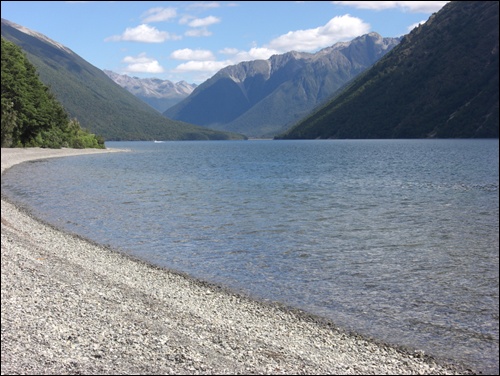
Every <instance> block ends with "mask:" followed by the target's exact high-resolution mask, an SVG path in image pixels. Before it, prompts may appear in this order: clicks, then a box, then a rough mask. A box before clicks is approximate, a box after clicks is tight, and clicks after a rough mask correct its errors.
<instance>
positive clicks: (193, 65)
mask: <svg viewBox="0 0 500 376" xmlns="http://www.w3.org/2000/svg"><path fill="white" fill-rule="evenodd" d="M231 64H232V62H231V61H188V62H186V63H182V64H179V65H178V66H177V67H176V68H175V69H174V70H173V72H176V73H185V72H207V73H210V74H211V75H213V74H215V73H217V72H218V71H220V70H221V69H222V68H224V67H227V66H228V65H231Z"/></svg>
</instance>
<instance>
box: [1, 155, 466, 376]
mask: <svg viewBox="0 0 500 376" xmlns="http://www.w3.org/2000/svg"><path fill="white" fill-rule="evenodd" d="M115 151H120V150H118V149H92V150H89V149H56V150H54V149H40V148H33V149H2V150H1V152H2V158H1V171H2V173H3V172H4V171H5V170H6V169H7V168H9V167H12V166H13V165H15V164H18V163H22V162H25V161H29V160H35V159H45V158H53V157H63V156H71V155H85V154H96V153H107V152H108V153H109V152H115ZM1 210H2V215H1V223H2V225H1V226H2V246H1V252H2V257H1V270H2V292H1V298H2V322H1V326H2V349H1V352H2V374H12V373H21V374H34V373H35V374H42V373H43V374H47V373H53V374H68V373H83V374H126V373H138V374H152V373H162V374H173V373H174V374H250V373H263V374H283V373H286V374H403V373H411V374H470V373H472V371H470V370H467V369H466V368H464V367H461V366H458V365H446V364H442V363H437V362H436V360H435V359H433V358H432V357H428V356H426V355H423V354H422V353H420V352H413V351H411V350H405V349H402V348H400V349H398V348H395V347H392V346H388V345H385V344H383V343H379V342H376V341H372V340H368V339H366V338H363V337H361V336H358V335H356V334H349V333H347V332H345V331H342V330H340V329H337V328H335V326H334V325H332V324H331V323H329V322H328V321H326V320H324V321H322V320H321V319H319V318H315V317H314V316H313V315H308V314H306V313H303V312H302V311H298V310H297V311H296V310H293V309H288V308H286V307H282V306H280V305H278V304H266V303H262V302H259V301H254V300H252V299H249V298H247V297H244V296H241V295H239V294H235V293H232V292H230V291H226V290H225V289H223V288H219V287H217V286H213V285H211V284H209V283H203V282H200V281H197V280H195V279H193V278H190V277H188V276H185V275H181V274H180V273H174V272H170V271H168V270H165V269H162V268H159V267H155V266H153V265H150V264H147V263H145V262H140V261H137V260H133V259H132V258H131V257H128V256H125V255H123V254H120V253H119V252H114V251H112V250H110V249H108V248H106V247H104V246H101V245H98V244H95V243H93V242H91V241H87V240H85V239H83V238H81V237H79V236H75V235H71V234H68V233H65V232H63V231H61V230H59V229H56V228H54V227H53V226H50V225H47V224H44V223H43V222H42V221H40V220H38V219H36V218H33V216H32V215H31V214H30V213H27V212H25V211H24V210H22V209H20V208H17V207H16V206H15V205H13V204H12V203H10V202H9V201H8V200H5V199H4V197H2V209H1Z"/></svg>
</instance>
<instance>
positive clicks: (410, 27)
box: [408, 20, 426, 32]
mask: <svg viewBox="0 0 500 376" xmlns="http://www.w3.org/2000/svg"><path fill="white" fill-rule="evenodd" d="M425 22H426V21H425V20H424V21H420V22H417V23H414V24H413V25H410V26H408V32H410V31H412V30H413V29H415V28H416V27H417V26H419V25H423V24H424V23H425Z"/></svg>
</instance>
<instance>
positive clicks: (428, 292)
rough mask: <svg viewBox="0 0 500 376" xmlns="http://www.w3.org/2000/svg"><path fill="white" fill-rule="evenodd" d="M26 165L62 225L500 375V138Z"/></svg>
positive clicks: (156, 151)
mask: <svg viewBox="0 0 500 376" xmlns="http://www.w3.org/2000/svg"><path fill="white" fill-rule="evenodd" d="M106 145H107V146H108V147H111V148H126V149H130V150H131V152H128V153H113V154H105V155H104V154H103V155H87V156H79V157H71V158H57V159H51V160H45V161H38V162H30V163H25V164H22V165H18V166H15V167H13V168H12V169H11V170H9V171H8V172H7V173H5V175H4V176H3V177H2V193H4V194H7V195H8V196H10V197H11V198H12V199H14V200H16V201H19V202H20V203H23V204H24V205H27V206H29V207H31V208H34V209H33V211H34V213H35V214H36V215H38V216H40V217H42V218H43V219H45V220H47V221H49V222H51V223H53V224H55V225H56V226H59V227H62V228H64V229H67V230H70V231H72V232H75V233H78V234H81V235H83V236H85V237H87V238H90V239H93V240H95V241H97V242H100V243H103V244H109V245H111V246H113V247H118V248H120V249H122V250H123V252H126V253H129V254H132V255H135V256H138V257H140V258H143V259H146V260H148V261H150V262H152V263H155V264H158V265H161V266H165V267H168V268H170V269H174V270H179V271H183V272H187V273H189V274H190V275H192V276H194V277H197V278H201V279H205V280H208V281H211V282H215V283H217V284H220V285H224V286H228V287H230V288H232V289H234V290H236V291H240V292H243V293H246V294H250V295H252V296H254V297H258V298H262V299H267V300H273V301H280V302H283V303H285V304H288V305H291V306H295V307H298V308H301V309H303V310H306V311H308V312H311V313H314V314H318V315H321V316H324V317H327V318H329V319H332V320H333V321H334V322H335V323H336V324H337V325H338V326H341V327H344V328H347V329H350V330H354V331H357V332H359V333H362V334H365V335H369V336H372V337H375V338H378V339H380V340H384V341H386V342H389V343H392V344H397V345H406V346H409V347H411V348H417V349H420V350H423V351H425V352H426V353H429V354H432V355H435V356H438V357H443V358H446V359H452V360H456V361H460V362H464V363H465V364H467V365H469V366H470V367H472V368H473V369H476V370H479V371H482V372H485V373H492V374H495V373H496V374H498V371H499V368H498V355H499V348H498V340H499V334H498V333H499V330H498V329H499V320H498V307H499V284H498V281H499V271H498V268H499V265H498V259H499V190H498V185H499V144H498V140H377V141H368V140H366V141H355V140H343V141H340V140H339V141H337V140H335V141H333V140H331V141H271V140H260V141H215V142H214V141H212V142H203V141H197V142H164V143H153V142H109V143H107V144H106Z"/></svg>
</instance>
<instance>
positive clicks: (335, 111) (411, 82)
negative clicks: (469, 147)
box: [277, 1, 499, 139]
mask: <svg viewBox="0 0 500 376" xmlns="http://www.w3.org/2000/svg"><path fill="white" fill-rule="evenodd" d="M498 63H499V61H498V1H452V2H450V3H448V4H446V5H445V6H444V7H443V8H442V9H441V10H440V11H439V12H438V13H436V14H434V15H432V16H431V17H430V18H429V20H428V21H427V22H426V23H425V24H423V25H421V26H419V27H418V28H416V29H414V30H413V31H412V32H411V33H410V34H408V35H406V36H405V37H404V39H403V40H402V41H401V43H400V44H399V45H398V46H397V47H396V48H394V49H393V50H392V51H391V52H390V53H388V54H387V55H386V56H385V57H383V58H382V59H381V60H380V61H379V62H378V63H376V64H375V65H374V66H373V67H372V68H371V69H369V70H368V71H366V72H365V73H363V74H362V75H360V76H359V77H357V78H356V79H355V80H354V81H353V82H352V83H351V84H350V85H349V86H348V87H347V88H346V89H345V90H344V91H343V92H342V93H340V94H339V95H338V96H336V97H335V98H333V99H332V100H331V101H329V102H328V103H327V104H325V105H324V106H322V107H321V108H319V109H317V110H316V111H315V112H314V113H312V114H311V115H310V116H308V117H306V118H305V119H303V120H301V121H300V122H299V123H298V124H296V125H295V126H294V127H293V128H292V129H290V130H289V131H288V132H286V133H285V134H283V135H281V136H279V137H277V138H284V139H299V138H300V139H303V138H305V139H315V138H367V139H369V138H432V137H435V138H498V129H499V116H498V112H499V111H498V104H499V96H498V91H499V81H498V69H499V68H498V66H499V65H498Z"/></svg>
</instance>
